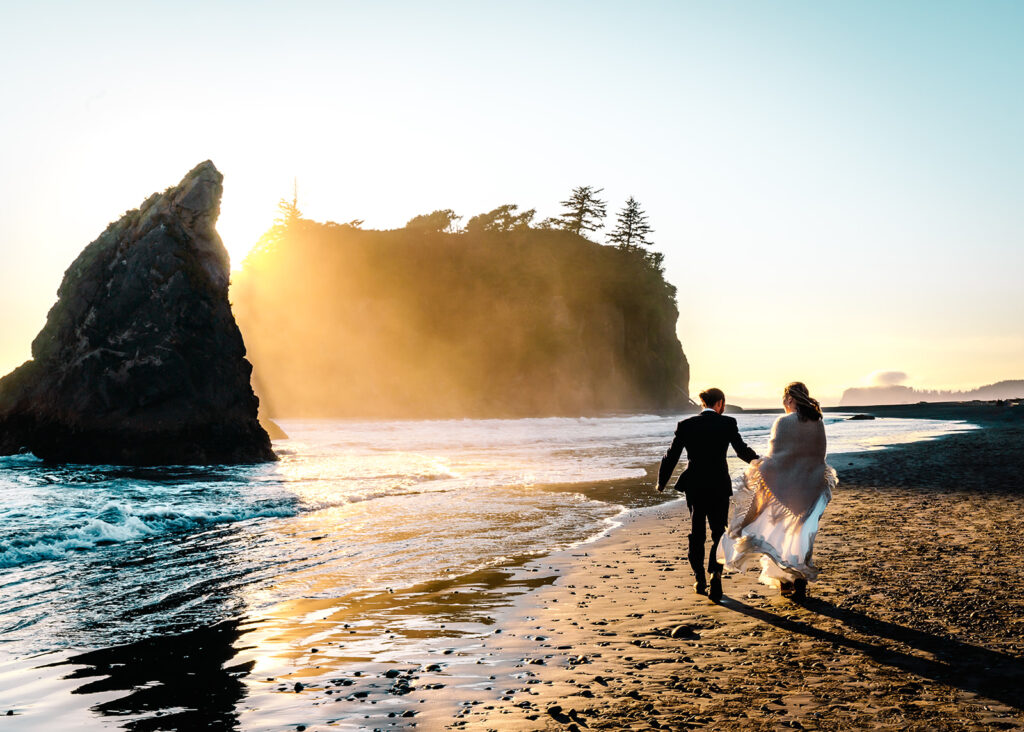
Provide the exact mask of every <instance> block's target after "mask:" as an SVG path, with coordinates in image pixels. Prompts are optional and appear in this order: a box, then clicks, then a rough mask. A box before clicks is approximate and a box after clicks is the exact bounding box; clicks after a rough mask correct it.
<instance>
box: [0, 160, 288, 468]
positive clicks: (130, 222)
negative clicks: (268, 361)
mask: <svg viewBox="0 0 1024 732" xmlns="http://www.w3.org/2000/svg"><path fill="white" fill-rule="evenodd" d="M222 181H223V176H222V175H221V174H220V172H219V171H218V170H217V169H216V168H215V167H214V165H213V163H211V162H209V161H207V162H204V163H201V164H200V165H198V166H196V168H195V169H193V170H192V171H191V172H190V173H189V174H188V175H186V176H185V178H184V179H183V180H182V181H181V183H180V184H179V185H178V186H176V187H173V188H169V189H168V190H166V191H164V192H163V193H162V194H153V195H152V196H150V197H149V198H148V199H146V201H145V202H144V203H143V204H142V206H140V207H139V208H138V209H135V210H132V211H129V212H127V213H126V214H125V215H124V216H123V217H122V218H121V219H120V220H118V221H117V222H115V223H113V224H111V225H110V226H108V227H107V229H106V231H104V232H103V234H101V235H100V237H99V238H98V239H97V240H96V241H94V242H93V243H92V244H90V245H89V246H87V247H86V248H85V249H84V250H83V251H82V253H81V254H80V255H79V256H78V258H77V259H76V260H75V261H74V263H72V265H71V267H70V268H68V270H67V272H66V273H65V275H64V281H63V282H62V283H61V286H60V289H59V290H58V292H57V302H56V304H55V305H54V306H53V307H52V308H51V309H50V312H49V314H48V316H47V319H46V325H45V326H44V327H43V329H42V331H41V332H40V333H39V335H38V336H36V339H35V340H34V341H33V342H32V360H30V361H27V362H26V363H25V364H23V365H22V366H20V367H18V368H17V369H15V370H14V371H13V372H12V373H10V374H8V375H7V376H6V377H4V378H3V379H2V380H0V454H12V453H16V452H19V451H21V450H29V451H31V452H32V453H34V454H35V455H37V456H39V457H41V458H43V459H46V460H53V461H60V462H77V463H93V464H130V465H160V464H164V465H167V464H211V463H248V462H265V461H270V460H275V459H276V457H275V455H274V453H273V451H272V449H271V447H270V439H269V437H268V436H267V433H266V431H264V429H263V428H262V427H261V426H260V424H259V422H258V420H257V411H258V405H259V401H258V399H257V398H256V395H255V394H254V393H253V390H252V386H251V385H250V375H251V372H252V366H251V365H250V364H249V362H248V361H247V360H246V359H245V344H244V343H243V342H242V336H241V333H240V332H239V330H238V326H237V325H236V324H235V319H234V316H233V315H232V312H231V306H230V304H229V303H228V277H229V264H228V255H227V252H226V250H225V249H224V245H223V244H222V243H221V240H220V236H219V235H218V234H217V232H216V230H215V229H214V224H215V223H216V220H217V216H218V214H219V211H220V197H221V192H222Z"/></svg>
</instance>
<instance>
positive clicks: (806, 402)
mask: <svg viewBox="0 0 1024 732" xmlns="http://www.w3.org/2000/svg"><path fill="white" fill-rule="evenodd" d="M782 394H783V396H788V397H793V401H794V402H796V413H797V414H798V415H800V419H801V420H802V421H806V420H808V419H810V420H817V419H821V405H820V404H818V400H817V399H812V398H811V393H810V392H809V391H807V386H806V385H805V384H804V383H803V382H802V381H794V382H793V383H792V384H790V385H789V386H787V387H786V390H785V391H784V392H782Z"/></svg>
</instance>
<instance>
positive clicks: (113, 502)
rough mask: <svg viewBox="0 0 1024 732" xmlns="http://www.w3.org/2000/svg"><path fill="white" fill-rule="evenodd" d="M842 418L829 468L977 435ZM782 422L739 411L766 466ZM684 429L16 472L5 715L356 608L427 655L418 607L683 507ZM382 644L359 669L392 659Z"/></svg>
mask: <svg viewBox="0 0 1024 732" xmlns="http://www.w3.org/2000/svg"><path fill="white" fill-rule="evenodd" d="M846 416H847V415H840V414H828V415H826V431H827V434H828V438H829V451H830V454H840V453H856V452H863V451H867V450H876V449H881V448H882V447H883V446H885V445H891V444H898V443H901V442H908V441H914V440H919V439H927V438H931V437H936V436H939V435H942V434H946V433H948V432H950V431H956V430H962V429H968V428H970V425H966V424H964V423H957V422H942V421H933V420H903V419H879V420H873V421H848V420H847V419H846ZM774 418H775V415H761V414H739V415H737V419H738V420H739V423H740V429H741V432H742V433H743V435H744V437H745V439H746V441H747V442H748V444H750V445H751V446H752V447H753V448H754V449H755V450H757V451H759V452H761V451H763V450H764V449H765V447H766V446H767V441H768V434H769V430H770V427H771V423H772V422H773V420H774ZM675 421H676V420H675V419H674V418H670V417H661V416H654V415H622V416H609V417H602V418H580V419H566V418H550V419H519V420H446V421H375V422H354V421H324V420H320V421H310V420H306V421H299V420H282V421H281V426H282V427H283V428H284V429H285V431H286V432H287V433H288V434H289V439H287V440H281V441H277V442H275V450H276V451H277V453H278V455H279V456H280V461H279V462H277V463H274V464H265V465H255V466H211V467H189V466H180V467H162V468H127V467H115V466H75V465H48V464H46V463H43V462H42V461H40V460H37V459H36V458H34V457H32V456H29V455H20V456H14V457H6V458H0V578H2V579H0V587H2V590H3V591H2V593H0V714H3V712H4V709H5V707H4V706H3V705H4V704H7V705H9V707H7V708H16V707H18V705H19V704H26V703H28V702H27V701H26V699H27V698H28V699H30V698H32V693H29V692H27V691H26V690H25V689H24V688H20V684H21V683H22V681H19V679H23V675H24V672H25V669H26V668H29V667H30V666H31V665H32V664H33V663H37V662H38V664H43V663H58V662H61V660H62V659H68V658H71V657H74V655H75V654H83V653H89V652H95V651H97V650H102V649H109V648H113V647H118V646H124V645H126V644H138V643H151V642H154V641H153V639H159V638H161V637H173V636H175V635H181V634H188V633H190V632H193V631H197V630H201V629H208V628H211V627H215V626H218V624H223V623H229V624H230V623H250V624H251V626H250V627H253V628H255V627H258V626H259V624H260V622H264V621H268V619H274V618H277V619H278V622H277V624H276V625H275V626H274V627H275V628H276V629H277V630H278V631H280V633H279V635H281V636H282V637H284V638H285V640H281V638H278V639H277V640H276V641H274V642H275V643H277V646H278V647H279V648H280V647H284V646H287V645H288V643H289V642H292V641H291V640H288V638H292V640H293V641H294V642H296V643H299V644H302V643H306V644H308V643H309V642H310V640H309V636H308V634H306V635H303V633H302V632H300V631H297V630H296V628H299V627H301V626H302V625H304V624H307V623H311V622H312V623H316V622H319V621H321V620H323V618H325V617H327V616H328V615H331V614H332V613H334V614H335V615H336V613H337V608H338V607H342V606H344V607H346V608H349V611H350V612H349V613H348V615H346V617H347V618H349V622H350V623H351V624H352V626H353V627H354V628H357V627H360V626H361V625H362V626H366V627H370V626H373V627H385V626H388V625H391V626H392V628H391V629H390V630H389V631H388V632H392V633H394V634H400V635H401V636H402V637H401V639H400V641H401V642H402V643H406V644H415V643H416V642H418V641H417V638H418V636H417V632H416V631H415V627H419V628H423V627H426V626H429V625H430V624H431V621H429V620H427V621H425V620H424V616H425V615H426V616H429V615H430V614H431V612H434V611H433V610H431V609H430V608H426V609H423V608H421V610H422V612H421V611H417V614H416V620H415V622H414V621H412V620H408V622H405V625H404V626H403V627H404V631H405V632H404V633H399V630H398V629H396V628H397V626H400V625H402V622H404V621H402V622H399V621H398V620H397V618H398V616H399V615H400V613H396V612H394V607H395V605H396V604H397V605H401V604H402V603H406V604H408V603H410V602H415V600H414V598H415V597H417V596H419V595H420V594H423V593H419V590H416V588H421V589H422V588H429V587H434V588H436V587H440V586H442V585H443V584H444V583H446V582H449V583H450V582H451V581H452V580H453V579H454V578H459V577H470V576H476V575H475V574H474V573H480V572H484V571H486V570H488V569H493V568H501V567H506V566H517V565H521V564H522V563H523V562H524V561H526V560H528V559H529V558H531V557H538V556H542V555H543V554H545V553H548V552H551V551H553V550H557V549H563V548H566V547H574V546H579V547H582V546H585V544H586V543H587V542H588V541H591V540H593V539H594V538H596V537H598V536H600V535H602V534H603V533H604V532H606V531H608V530H609V529H610V528H612V527H614V526H615V525H616V522H617V521H618V519H619V518H620V517H621V516H622V514H623V513H624V512H625V511H629V510H631V509H635V508H638V507H642V506H649V505H653V504H655V503H658V502H662V501H666V500H678V498H677V497H676V496H675V495H674V494H673V493H672V492H671V491H669V492H667V493H665V494H659V493H657V492H656V491H654V490H653V488H652V487H651V486H650V483H651V481H652V477H653V471H654V470H656V468H657V465H658V461H659V459H660V457H661V455H662V454H663V453H664V451H665V449H666V447H667V446H668V444H669V442H670V440H671V437H672V433H673V429H674V426H675ZM731 460H732V468H733V470H734V472H735V473H739V472H740V471H741V469H742V463H740V462H739V461H738V460H736V459H735V458H731ZM836 467H837V469H838V471H839V476H840V490H841V485H842V465H841V463H840V464H837V465H836ZM439 583H440V584H439ZM453 586H454V585H453ZM414 590H415V591H414ZM418 593H419V594H418ZM375 598H377V599H375ZM379 598H393V600H392V601H391V604H390V605H388V603H387V602H382V601H379ZM431 602H432V603H433V605H432V607H433V606H436V605H437V600H436V597H435V598H434V599H432V600H431ZM373 613H377V615H378V616H379V617H377V618H372V617H370V616H372V615H373ZM438 613H440V615H438V617H441V615H443V613H442V612H441V610H437V611H436V613H435V614H438ZM383 615H387V616H388V617H389V618H390V620H381V617H382V616H383ZM281 618H287V619H288V620H287V623H283V622H281V621H280V619H281ZM407 619H408V618H407ZM436 621H437V618H436V617H435V618H434V621H433V622H435V624H436ZM271 625H273V623H271ZM285 626H287V628H288V629H289V630H288V632H285V630H282V629H284V628H285ZM414 626H415V627H414ZM218 627H219V626H218ZM346 627H347V626H346ZM442 627H443V626H442ZM353 632H355V631H353ZM289 633H291V635H289ZM239 634H241V631H239V632H238V633H237V634H235V635H234V636H233V638H235V639H236V640H237V638H238V637H239ZM254 637H255V636H254ZM264 641H266V642H268V643H270V642H271V641H270V640H269V636H264ZM395 642H396V643H397V642H399V641H397V640H396V641H395ZM374 643H377V645H374V646H373V647H372V648H364V649H363V650H361V651H360V653H359V655H360V657H362V658H369V657H372V656H373V655H374V654H375V653H382V652H384V651H385V650H386V649H387V647H388V644H387V643H384V644H380V643H379V642H378V640H374ZM392 645H393V644H392ZM28 659H31V661H29V660H28ZM115 665H116V664H115ZM108 671H109V669H108ZM34 693H39V692H34ZM149 711H150V712H152V710H149ZM125 713H128V712H125ZM101 716H102V715H101Z"/></svg>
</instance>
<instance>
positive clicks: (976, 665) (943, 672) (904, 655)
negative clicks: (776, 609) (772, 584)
mask: <svg viewBox="0 0 1024 732" xmlns="http://www.w3.org/2000/svg"><path fill="white" fill-rule="evenodd" d="M719 604H720V605H721V606H722V607H725V608H727V609H729V610H732V611H734V612H738V613H740V614H741V615H746V616H747V617H749V618H753V619H755V620H760V621H761V622H764V623H768V624H769V625H774V626H775V627H777V628H780V629H782V630H785V631H788V632H790V633H793V634H795V635H804V636H807V637H808V638H812V639H814V640H818V641H823V642H825V643H832V644H834V645H835V646H840V647H844V648H848V649H850V650H852V651H856V652H859V653H862V654H863V655H865V656H867V657H869V658H870V659H872V660H873V661H875V662H876V663H879V664H883V665H886V666H891V667H893V668H895V669H899V670H901V671H906V672H910V673H912V674H915V675H917V676H920V677H924V678H927V679H931V680H933V681H938V682H940V683H943V684H946V685H947V686H951V687H955V688H958V689H962V690H963V691H968V692H972V693H974V694H977V695H979V696H982V697H987V698H989V699H994V700H997V701H1000V702H1002V703H1003V704H1006V705H1008V706H1011V707H1014V708H1016V709H1024V693H1022V692H1021V689H1022V688H1024V659H1022V658H1019V657H1016V656H1010V655H1007V654H1005V653H1000V652H999V651H993V650H990V649H987V648H983V647H981V646H975V645H971V644H970V643H964V642H963V641H958V640H955V639H953V638H950V637H948V636H938V635H933V634H931V633H927V632H924V631H921V630H915V629H913V628H907V627H905V626H902V625H897V624H895V623H890V622H887V621H885V620H879V619H877V618H873V617H871V616H870V615H865V614H864V613H861V612H858V611H856V610H852V609H849V608H842V607H839V606H837V605H834V604H832V603H830V602H827V601H825V600H821V599H817V598H812V597H808V598H805V599H802V600H799V601H798V602H797V605H799V606H800V607H802V608H804V609H805V610H807V611H808V612H810V613H814V614H815V615H820V616H822V617H826V618H831V619H833V620H837V621H839V622H840V623H842V624H843V625H844V626H846V627H847V628H849V629H850V630H852V631H855V632H856V633H857V634H858V635H860V636H861V638H857V637H854V636H853V635H852V634H851V635H844V634H842V633H839V632H835V631H833V630H826V629H824V628H819V627H816V626H815V625H813V624H812V622H813V617H805V618H793V617H784V616H782V615H777V614H775V613H773V612H771V611H769V610H764V609H761V608H756V607H752V606H750V605H748V604H746V603H745V602H743V601H741V600H739V599H737V598H733V597H728V596H725V597H723V598H722V600H721V602H720V603H719ZM875 640H878V641H882V642H881V643H879V642H873V641H875ZM885 640H889V641H892V642H894V643H895V644H901V645H903V646H908V647H910V648H912V649H916V650H917V651H921V652H922V653H924V654H927V655H928V656H931V658H925V657H922V656H919V655H914V654H912V653H908V652H905V651H901V650H898V649H896V648H895V647H891V646H889V645H885V644H884V641H885Z"/></svg>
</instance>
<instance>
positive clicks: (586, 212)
mask: <svg viewBox="0 0 1024 732" xmlns="http://www.w3.org/2000/svg"><path fill="white" fill-rule="evenodd" d="M603 190H604V188H594V187H593V186H579V187H577V188H573V189H572V195H571V196H569V198H568V200H566V201H562V205H563V206H565V211H564V212H563V213H562V214H561V216H559V217H558V225H559V227H560V228H562V229H565V230H566V231H571V232H572V233H574V234H579V235H580V236H583V235H584V234H585V233H586V232H588V231H597V230H598V229H600V228H602V227H603V226H604V217H605V216H606V215H607V209H606V207H605V206H606V203H605V201H602V200H601V199H600V198H598V197H597V194H599V193H601V192H602V191H603Z"/></svg>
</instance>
